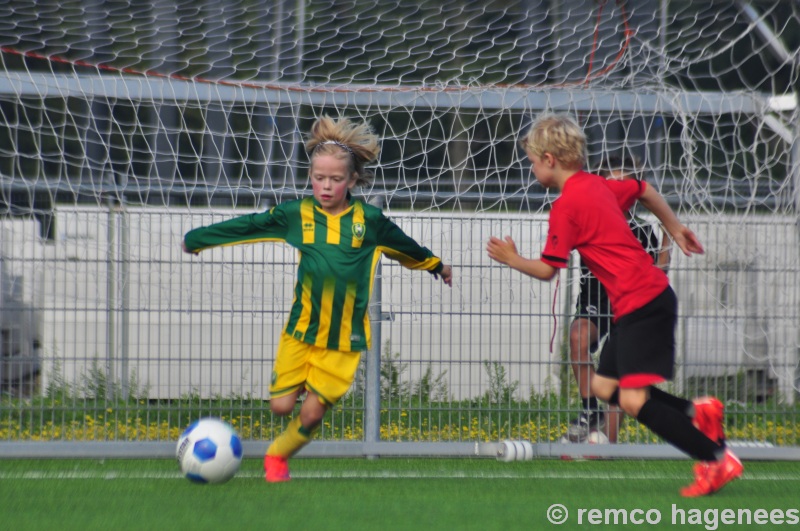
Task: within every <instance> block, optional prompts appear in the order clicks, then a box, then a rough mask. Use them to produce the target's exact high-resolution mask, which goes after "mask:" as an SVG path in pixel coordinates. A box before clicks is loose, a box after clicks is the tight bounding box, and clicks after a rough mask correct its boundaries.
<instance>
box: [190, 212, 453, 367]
mask: <svg viewBox="0 0 800 531" xmlns="http://www.w3.org/2000/svg"><path fill="white" fill-rule="evenodd" d="M184 242H185V244H186V249H187V250H188V251H191V252H195V253H197V252H200V251H202V250H204V249H208V248H211V247H217V246H221V245H238V244H243V243H255V242H286V243H288V244H289V245H291V246H292V247H295V248H296V249H297V250H298V251H299V264H298V268H297V284H295V288H294V300H293V301H292V309H291V312H290V314H289V320H288V322H287V324H286V333H288V334H290V335H292V336H293V337H294V338H296V339H299V340H301V341H304V342H306V343H311V344H313V345H317V346H319V347H323V348H329V349H334V350H341V351H347V352H350V351H360V350H364V349H366V348H369V345H370V327H369V316H368V314H367V309H368V305H369V300H370V296H371V294H372V281H373V279H374V276H375V268H376V266H377V264H378V260H379V259H380V256H381V254H385V255H386V256H388V257H389V258H392V259H394V260H397V261H399V262H400V263H401V264H402V265H403V266H405V267H407V268H409V269H422V270H426V271H430V272H432V273H438V272H440V271H441V269H442V267H443V265H442V261H441V260H440V259H439V258H437V257H436V256H434V255H433V253H432V252H431V251H430V250H428V249H427V248H425V247H422V246H421V245H419V244H418V243H417V242H416V241H414V240H413V239H412V238H411V237H410V236H408V235H406V234H405V233H404V232H403V231H402V230H401V229H400V227H398V226H397V225H395V224H394V223H393V222H391V221H390V220H389V219H387V218H386V217H385V216H384V215H383V212H382V211H381V210H380V209H379V208H376V207H374V206H372V205H368V204H366V203H364V202H363V201H361V200H360V199H356V198H353V197H351V198H350V206H349V207H348V208H347V209H346V210H345V211H344V212H342V213H340V214H337V215H335V216H334V215H330V214H328V213H326V212H325V211H324V210H322V208H321V207H320V204H319V202H317V201H316V200H315V199H314V198H312V197H308V198H305V199H299V200H296V201H289V202H286V203H282V204H280V205H278V206H276V207H274V208H272V209H270V210H269V211H268V212H264V213H260V214H249V215H246V216H241V217H237V218H234V219H230V220H228V221H223V222H221V223H215V224H213V225H209V226H208V227H201V228H197V229H194V230H192V231H190V232H188V233H187V234H186V237H185V239H184Z"/></svg>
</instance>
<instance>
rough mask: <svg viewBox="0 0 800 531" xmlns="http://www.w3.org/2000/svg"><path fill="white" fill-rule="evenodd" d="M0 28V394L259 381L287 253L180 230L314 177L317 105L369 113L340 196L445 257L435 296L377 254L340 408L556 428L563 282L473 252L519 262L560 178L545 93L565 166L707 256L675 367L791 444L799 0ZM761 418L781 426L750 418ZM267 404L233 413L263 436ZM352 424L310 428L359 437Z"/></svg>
mask: <svg viewBox="0 0 800 531" xmlns="http://www.w3.org/2000/svg"><path fill="white" fill-rule="evenodd" d="M0 26H2V28H3V29H2V31H0V287H2V290H1V291H0V316H2V320H1V321H0V325H1V326H2V332H3V346H2V349H3V350H2V353H1V354H2V357H0V393H2V395H3V396H4V397H11V398H23V397H30V396H42V397H49V398H53V397H56V396H66V397H69V404H70V407H71V411H84V410H86V411H88V413H87V414H88V415H89V416H96V415H98V414H99V413H102V411H105V410H106V409H108V408H106V407H105V405H107V403H106V402H103V403H102V404H100V405H98V404H97V402H92V403H91V404H92V405H91V406H87V405H86V404H87V402H86V398H87V397H93V398H94V399H96V400H100V399H102V400H103V401H113V400H125V401H128V400H130V399H131V398H132V397H133V398H140V399H142V400H143V403H146V404H152V405H148V406H143V407H144V409H147V408H150V407H152V408H154V409H155V410H157V411H161V410H160V409H158V407H159V406H158V405H157V404H158V401H159V400H175V399H180V398H186V397H189V398H203V399H210V398H223V399H224V398H230V397H237V398H239V399H240V400H244V398H248V399H249V398H254V399H262V398H265V393H266V388H267V385H268V383H269V376H270V373H271V363H272V360H273V356H274V347H275V345H276V343H277V337H278V334H279V333H280V329H281V326H282V324H283V320H284V318H285V312H286V310H287V309H288V307H289V304H290V302H291V297H292V295H291V287H292V284H293V281H294V260H295V256H294V252H293V251H292V250H290V249H283V248H282V247H280V246H271V245H265V246H249V247H246V248H245V247H243V248H235V249H229V250H215V251H213V252H211V253H209V255H208V256H202V255H201V257H199V258H190V257H186V256H184V255H182V254H181V252H180V242H181V238H182V235H183V233H184V232H185V231H186V230H188V229H190V228H192V227H194V226H198V225H200V224H207V223H209V222H212V221H218V220H222V219H226V218H227V217H230V216H232V215H238V214H243V213H246V212H252V211H256V210H263V209H264V208H268V207H269V206H270V205H274V204H275V203H277V202H281V201H285V200H288V199H295V198H297V197H300V196H303V195H308V194H310V186H309V184H308V182H307V171H308V157H307V155H306V153H305V151H304V150H303V141H304V136H303V135H304V133H305V132H306V131H307V130H308V128H309V126H310V124H311V123H312V121H313V120H314V119H316V118H318V117H319V116H321V115H324V114H328V115H331V116H347V117H351V118H357V119H364V120H367V121H369V122H370V124H371V125H372V126H373V128H374V129H375V131H376V132H377V133H378V134H379V135H380V137H381V139H382V140H381V142H382V150H381V153H380V157H379V161H378V163H377V165H376V168H375V173H376V177H375V181H374V183H373V184H372V185H370V186H367V187H364V188H362V189H360V190H358V191H357V193H358V194H359V195H361V196H363V197H364V198H366V199H367V200H369V201H371V202H373V203H376V204H379V205H381V206H382V207H383V208H384V209H385V210H386V212H387V213H388V214H389V215H390V216H392V217H393V218H394V219H395V220H396V221H397V222H398V224H400V225H401V227H403V228H404V229H405V230H406V231H407V232H408V233H409V234H411V235H412V236H413V237H415V238H416V239H417V240H418V241H420V242H421V243H423V244H425V245H426V246H429V247H430V248H432V249H433V250H434V252H436V253H437V254H438V255H440V256H442V257H443V258H444V259H445V260H446V261H448V262H450V263H452V264H453V266H454V268H455V269H456V275H457V280H456V285H455V286H454V288H453V289H452V290H447V289H446V288H441V287H440V286H439V285H435V284H434V283H433V282H429V280H428V279H427V278H422V277H421V276H420V274H419V273H413V272H408V271H405V270H403V269H402V268H400V267H398V266H396V265H395V264H393V263H391V262H386V261H384V267H383V270H382V274H381V275H380V285H379V286H378V289H376V296H377V299H376V300H377V302H376V305H377V306H376V307H377V310H376V311H375V312H373V317H374V321H375V323H376V329H377V330H378V333H377V335H376V337H377V339H378V342H377V343H378V344H377V345H373V349H375V350H376V352H374V353H373V354H372V358H373V359H376V358H378V357H381V358H382V359H383V364H382V365H380V372H376V370H375V366H373V370H372V371H370V369H368V368H367V369H364V374H363V375H362V376H360V377H359V379H358V380H357V382H356V384H355V385H354V388H353V391H352V393H351V395H350V396H349V397H348V400H346V401H344V403H343V404H344V405H343V406H342V407H343V408H344V410H346V411H355V410H358V409H359V408H360V407H361V406H362V405H363V403H365V402H370V403H371V404H372V405H373V406H375V404H376V402H375V401H377V402H378V403H379V404H380V408H381V409H382V410H383V411H384V414H383V416H382V417H380V418H378V417H375V419H373V420H370V421H369V422H373V425H372V426H371V427H370V428H368V429H367V431H369V430H374V429H375V426H374V422H380V423H382V424H381V425H382V426H386V428H387V430H386V432H383V431H382V432H381V435H380V437H381V438H384V439H386V438H388V439H391V438H392V437H395V438H396V439H397V440H415V438H416V439H423V440H434V441H439V440H441V441H452V440H456V441H462V442H463V441H465V440H469V441H471V440H496V439H498V438H503V437H511V436H519V437H525V438H528V439H531V440H535V441H541V440H548V438H550V437H552V434H553V433H560V430H561V431H563V430H562V428H563V427H564V426H565V425H566V422H568V421H569V419H570V418H571V416H572V414H573V413H574V412H575V407H576V406H575V404H576V400H577V391H576V389H577V387H576V385H575V382H574V379H572V377H571V374H570V372H569V365H568V360H569V356H568V349H569V345H568V338H567V334H566V332H565V331H566V327H567V326H568V324H569V321H570V318H571V315H572V312H573V308H574V296H575V293H576V290H577V288H576V286H577V282H578V280H579V279H578V277H579V274H578V271H577V268H571V269H570V270H569V272H568V273H566V274H565V275H562V278H561V281H560V284H556V283H555V282H554V283H552V284H543V283H538V282H535V281H531V280H530V279H527V278H523V277H521V276H519V275H516V274H513V273H511V272H510V271H508V270H505V269H502V268H499V267H497V266H493V264H492V263H491V261H490V260H489V259H488V258H487V257H486V255H485V251H484V248H485V244H486V240H487V238H488V237H489V236H491V235H498V236H502V235H506V234H510V235H512V236H514V237H515V239H516V240H517V241H518V244H519V247H520V250H521V252H522V253H523V254H526V255H528V256H536V255H537V253H539V252H540V251H541V248H542V245H543V240H542V239H543V235H544V232H543V231H545V230H546V220H547V212H548V209H549V206H550V205H551V203H552V201H553V200H554V199H555V196H554V195H553V193H552V192H547V191H546V190H545V189H543V188H542V187H541V186H539V185H538V184H537V183H536V180H535V179H534V178H533V176H532V174H531V172H530V163H529V162H528V161H527V159H526V157H525V154H524V153H523V152H522V151H521V150H520V148H519V145H518V140H519V138H520V135H521V133H522V132H524V131H525V129H526V128H527V127H528V125H529V124H530V123H531V121H532V119H533V118H534V117H535V116H536V115H537V114H539V113H541V112H543V111H557V112H568V113H571V114H572V115H573V116H575V117H576V118H577V120H578V121H579V123H580V125H582V126H583V127H584V128H585V130H586V133H587V137H588V140H589V146H588V147H589V160H588V168H587V169H589V170H591V171H599V170H600V169H602V168H604V167H608V166H609V165H610V164H612V162H611V161H613V160H616V158H622V159H624V158H626V157H627V158H631V159H632V160H633V161H634V165H635V171H636V173H637V174H638V176H639V177H640V178H643V179H645V180H646V181H647V182H648V183H650V184H651V185H653V186H655V187H656V188H657V189H658V190H659V191H660V192H661V193H662V194H663V195H664V196H665V197H666V198H667V200H668V201H669V202H670V204H671V205H672V206H673V208H674V209H675V210H676V212H678V213H679V215H680V216H681V218H682V219H683V220H684V221H685V222H686V223H687V224H689V225H690V226H691V227H692V228H693V229H694V230H695V232H696V233H697V234H698V235H699V236H700V238H701V240H702V241H703V243H704V244H705V246H706V249H707V253H706V254H705V255H704V256H702V257H695V258H692V259H686V258H685V257H683V256H681V255H680V253H673V255H672V259H671V263H670V266H671V267H670V273H669V274H670V278H671V282H672V283H673V286H674V287H675V288H676V291H677V292H678V296H679V300H680V304H681V306H680V312H681V313H680V324H679V329H678V342H679V348H678V353H677V355H678V377H677V378H676V381H675V382H674V384H673V385H675V386H676V388H677V390H678V391H679V392H681V393H683V394H685V395H694V394H699V393H714V394H717V395H720V396H721V398H723V399H725V400H727V401H728V403H729V404H739V405H738V406H734V407H733V409H734V412H735V413H736V415H734V416H733V417H731V419H729V423H730V426H731V428H733V429H734V430H739V431H738V432H735V435H738V437H739V438H742V439H746V440H755V441H762V442H768V443H770V444H776V445H787V444H788V445H798V436H800V432H798V430H797V428H795V427H794V425H793V423H792V422H791V418H793V417H791V416H790V414H789V413H788V412H787V411H790V410H792V408H793V407H794V405H793V404H794V399H795V396H796V394H797V390H798V384H797V382H798V369H797V366H798V352H799V351H800V341H799V340H798V337H799V336H798V327H797V322H798V311H799V309H800V235H799V234H798V226H797V220H798V209H799V207H800V188H799V187H800V136H799V135H800V112H799V111H798V100H797V98H798V95H797V92H796V91H797V87H798V86H800V79H799V78H800V59H799V57H800V56H799V55H798V50H800V37H799V36H800V8H799V7H798V4H797V3H796V2H783V1H777V0H774V1H773V0H770V1H752V2H746V1H743V2H733V1H731V2H691V1H688V0H683V1H681V0H678V1H656V0H628V1H616V2H613V1H605V0H602V1H584V0H565V1H559V2H551V1H544V0H542V1H537V0H534V1H528V2H521V1H509V0H502V1H500V0H494V1H486V2H469V1H455V2H428V1H422V0H391V1H377V0H371V1H368V0H348V1H333V0H305V1H304V0H294V1H286V0H279V1H276V2H263V1H254V0H226V1H223V2H209V1H207V0H200V1H188V0H159V1H155V0H149V1H140V2H138V1H137V2H133V1H131V2H119V1H110V0H85V1H77V0H67V1H60V2H49V1H34V0H17V1H14V2H5V3H2V5H0ZM637 214H638V215H640V216H642V217H643V218H644V219H645V220H646V221H649V220H650V218H649V217H648V215H647V213H646V212H645V211H637ZM381 332H382V333H381ZM367 357H369V356H367ZM59 393H61V395H59ZM145 399H146V400H145ZM126 403H127V402H126ZM134 403H136V402H135V400H134ZM248 403H249V402H248ZM545 404H549V405H547V406H545ZM24 407H26V406H24V405H22V402H20V403H19V404H18V405H17V406H15V407H14V408H11V409H9V410H7V409H3V410H0V415H5V414H6V413H4V412H5V411H11V412H12V413H9V415H11V416H12V417H13V418H14V419H16V418H17V417H19V416H24V415H22V414H21V412H22V411H23V410H24ZM125 407H126V408H129V409H131V408H130V406H125ZM480 407H486V408H489V410H491V411H492V415H495V416H492V415H488V416H481V414H480V413H476V412H477V411H478V410H479V409H480ZM737 408H738V409H737ZM780 408H788V410H785V411H784V409H780ZM132 410H133V409H131V411H132ZM373 410H374V409H373ZM137 411H138V410H137ZM410 411H411V412H413V414H410V413H409V412H410ZM453 411H465V412H466V416H465V417H464V418H468V419H469V420H468V421H467V425H466V428H467V430H466V432H464V431H461V428H464V427H465V426H460V425H459V426H458V427H455V426H454V425H453V422H452V418H453V417H452V412H453ZM776 411H780V412H781V413H779V414H778V415H777V418H779V419H780V420H781V426H784V425H785V432H781V433H783V434H784V435H781V436H778V435H776V434H775V433H776V432H774V431H770V430H769V429H768V428H767V423H768V419H767V418H766V417H767V414H768V413H769V414H772V415H773V417H775V414H774V413H775V412H776ZM770 412H771V413H770ZM234 414H236V415H239V416H240V417H245V416H247V415H244V414H243V413H242V411H240V410H236V411H235V412H231V415H234ZM473 414H474V416H473ZM261 415H262V417H263V418H262V417H259V420H253V418H251V416H252V415H251V416H248V419H249V420H245V419H244V418H242V419H240V422H241V423H242V424H239V427H240V428H242V429H244V427H243V424H247V426H248V427H247V430H249V431H247V432H246V433H247V434H248V435H249V436H252V437H253V438H258V437H269V436H270V433H271V432H269V433H267V432H264V433H262V432H257V430H256V428H255V425H256V424H258V423H260V422H261V421H264V423H266V422H270V420H269V414H268V413H266V412H262V413H261ZM348 415H350V416H348ZM356 416H358V414H357V413H352V412H351V413H348V414H343V413H342V414H340V416H339V417H335V420H334V421H333V426H328V427H327V428H326V429H327V430H328V431H327V432H324V434H323V437H328V438H331V439H336V440H340V439H346V437H347V436H348V435H346V434H347V433H349V434H350V435H349V436H352V437H355V438H358V437H361V436H362V435H363V430H364V428H363V426H361V425H360V420H359V422H358V423H356V424H357V425H356V426H350V425H349V424H350V423H351V420H352V419H353V418H355V417H356ZM133 417H136V418H139V419H140V420H141V418H142V417H141V413H140V412H136V413H130V416H127V417H125V419H120V418H116V420H114V421H113V422H116V423H117V424H118V425H116V428H115V429H116V431H115V432H114V433H118V434H120V433H121V435H119V438H122V439H136V438H137V437H142V435H141V433H140V432H136V431H135V430H134V431H131V432H126V431H125V430H124V428H125V421H126V419H127V420H128V421H129V420H130V419H131V418H133ZM10 418H11V417H10ZM37 418H39V417H37ZM81 418H83V417H81ZM147 418H148V419H149V418H150V417H147ZM175 418H178V417H175ZM358 418H359V419H360V418H361V417H358ZM423 418H424V419H428V420H426V421H425V423H424V424H425V427H424V428H423V420H421V419H423ZM265 419H266V420H265ZM412 419H413V420H412ZM0 420H2V419H0ZM40 420H41V419H40ZM181 420H182V419H181ZM472 420H475V422H476V423H477V425H473V424H472ZM81 422H82V421H81ZM769 422H771V420H769ZM487 423H488V424H487ZM753 423H755V428H752V429H751V428H748V425H752V424H753ZM432 424H433V425H432ZM259 425H261V424H259ZM81 426H82V428H81V429H83V430H84V432H85V430H86V429H88V428H86V427H85V426H84V425H83V424H81ZM510 426H511V427H510ZM770 426H771V425H770ZM36 429H37V430H38V433H40V436H41V437H42V438H45V439H47V438H50V439H59V438H65V437H66V438H70V437H71V438H78V439H80V438H81V437H82V436H81V435H80V433H78V434H75V433H73V434H72V435H64V433H63V432H59V433H60V434H54V433H52V432H51V431H48V430H51V429H52V428H48V426H47V424H46V422H45V421H44V420H41V423H40V425H37V426H36ZM259 429H261V428H259ZM348 430H350V431H348ZM359 430H361V431H359ZM453 430H455V431H453ZM509 430H516V432H514V433H511V431H509ZM748 430H749V431H748ZM78 431H79V432H80V430H78ZM323 431H324V430H323ZM12 432H13V430H12ZM20 433H21V432H20ZM81 433H83V432H81ZM325 433H327V435H325ZM373 433H374V432H373ZM0 434H2V431H0ZM5 437H7V438H9V439H15V438H24V436H22V435H20V434H19V433H16V432H13V433H11V432H10V434H8V435H6V436H5ZM628 437H629V439H627V440H629V441H631V442H640V441H647V440H649V439H647V436H644V435H642V434H641V432H639V431H637V430H636V429H635V428H633V427H632V428H631V429H630V432H629V435H628ZM110 438H113V437H110ZM156 438H162V439H167V438H169V436H168V435H166V434H164V433H161V434H160V435H156ZM779 438H780V440H778V439H779Z"/></svg>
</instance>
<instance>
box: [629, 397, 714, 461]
mask: <svg viewBox="0 0 800 531" xmlns="http://www.w3.org/2000/svg"><path fill="white" fill-rule="evenodd" d="M649 391H650V389H649V388H647V387H639V388H633V389H631V388H626V389H620V394H619V403H620V406H621V407H622V409H623V410H624V411H625V412H626V413H627V414H629V415H631V416H632V417H635V418H636V419H637V420H638V421H639V422H641V423H642V424H644V425H645V426H647V427H648V428H650V430H651V431H652V432H653V433H655V434H656V435H658V436H660V437H661V438H662V439H664V440H665V441H667V442H668V443H670V444H671V445H673V446H675V447H676V448H678V449H679V450H681V451H683V452H685V453H686V454H688V455H690V456H692V457H694V458H696V459H699V460H701V461H716V460H718V459H720V458H722V456H723V454H724V453H725V449H724V447H723V446H721V445H719V444H717V443H716V442H714V441H712V440H711V439H709V438H708V437H706V436H705V435H703V433H702V432H701V431H700V430H698V429H697V428H696V427H695V426H694V425H693V424H692V421H691V419H690V418H689V417H688V416H687V415H686V414H685V413H684V412H681V411H679V410H678V409H675V408H674V407H672V406H671V405H670V404H668V403H667V402H665V401H661V400H657V399H654V398H652V397H651V396H650V392H649ZM669 396H672V395H669ZM675 398H677V397H675Z"/></svg>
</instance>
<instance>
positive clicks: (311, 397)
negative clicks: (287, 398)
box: [267, 391, 328, 458]
mask: <svg viewBox="0 0 800 531" xmlns="http://www.w3.org/2000/svg"><path fill="white" fill-rule="evenodd" d="M282 398H283V397H282ZM295 399H296V395H295ZM327 410H328V408H327V406H326V405H325V404H323V403H322V401H321V400H320V399H319V397H318V396H317V395H316V394H314V393H313V392H311V391H309V393H308V396H307V397H306V399H305V401H304V402H303V405H302V406H301V408H300V414H299V415H296V416H295V417H294V418H293V419H292V420H291V421H289V424H288V425H287V426H286V429H285V430H284V431H283V433H281V434H280V435H279V436H278V437H276V438H275V440H274V441H272V444H271V445H270V446H269V448H268V449H267V455H269V456H278V457H283V458H289V457H291V456H293V455H294V454H296V453H297V452H298V451H300V449H301V448H303V446H305V445H307V444H308V443H309V442H311V439H312V437H313V436H314V432H315V430H316V428H317V427H318V426H319V425H320V423H321V422H322V419H323V417H324V416H325V413H326V412H327Z"/></svg>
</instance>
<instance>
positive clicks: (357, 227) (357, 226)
mask: <svg viewBox="0 0 800 531" xmlns="http://www.w3.org/2000/svg"><path fill="white" fill-rule="evenodd" d="M366 232H367V228H366V227H365V226H364V224H363V223H353V238H355V239H356V240H363V239H364V234H365V233H366Z"/></svg>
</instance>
